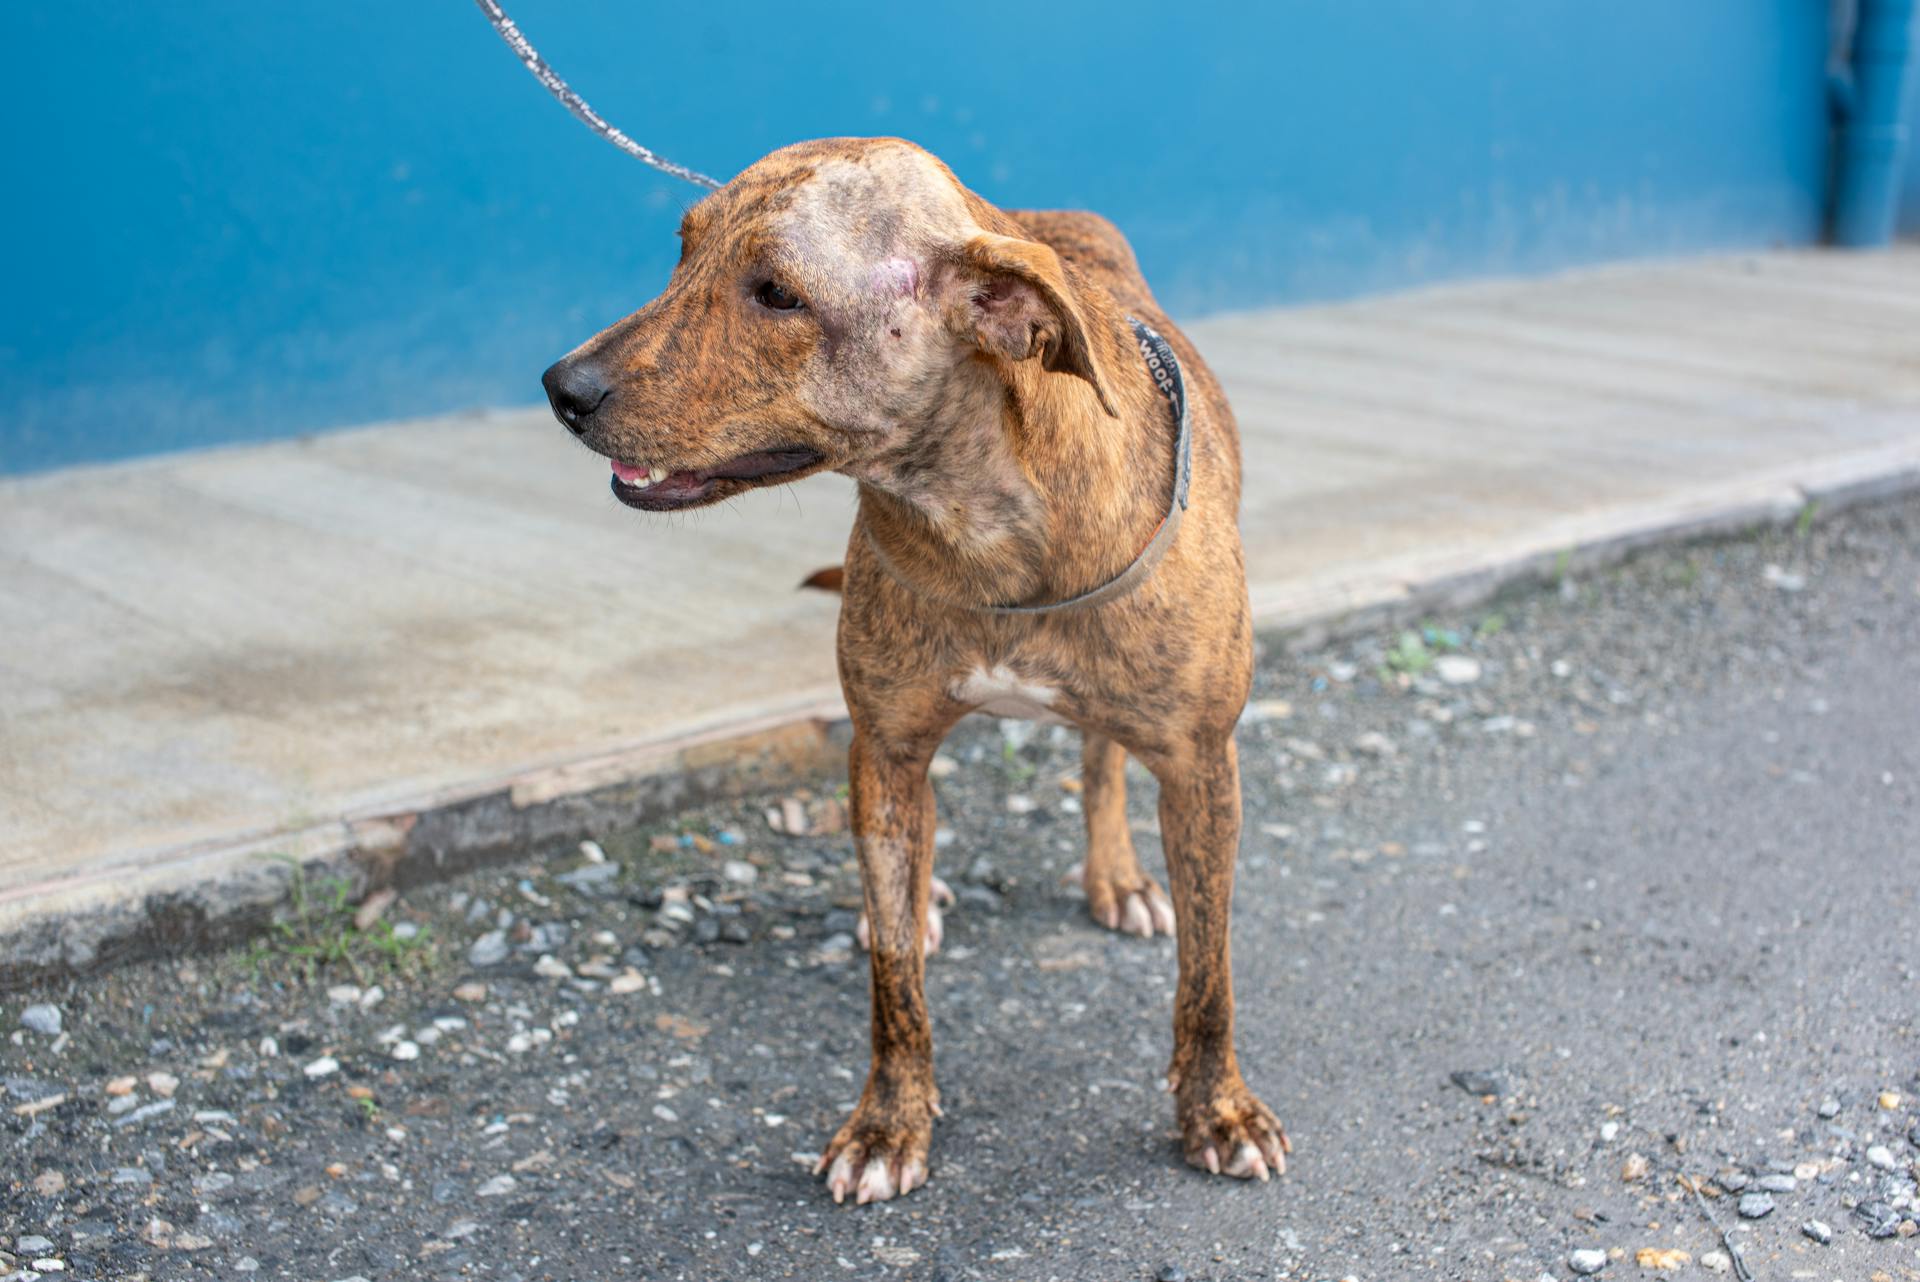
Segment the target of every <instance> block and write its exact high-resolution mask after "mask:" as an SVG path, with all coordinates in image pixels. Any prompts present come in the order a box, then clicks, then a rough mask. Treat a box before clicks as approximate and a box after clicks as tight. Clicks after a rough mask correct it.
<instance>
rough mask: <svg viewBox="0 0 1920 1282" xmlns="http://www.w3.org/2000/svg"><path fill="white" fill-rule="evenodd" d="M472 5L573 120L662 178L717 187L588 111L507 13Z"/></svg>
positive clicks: (490, 5) (490, 2)
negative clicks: (682, 179)
mask: <svg viewBox="0 0 1920 1282" xmlns="http://www.w3.org/2000/svg"><path fill="white" fill-rule="evenodd" d="M473 2H474V3H475V4H477V5H479V6H480V12H481V13H483V14H485V15H486V17H487V21H488V22H489V23H491V24H493V29H494V30H495V31H497V32H499V33H500V38H501V39H502V40H504V41H506V42H507V48H509V49H511V50H513V56H514V57H516V58H518V59H520V61H521V62H523V63H525V64H526V65H527V70H528V71H531V72H532V73H533V78H534V79H535V80H538V81H539V82H540V83H541V84H542V85H543V86H545V87H546V90H547V92H548V93H550V94H552V95H553V96H554V97H556V98H558V99H559V100H560V105H561V106H563V107H565V108H566V109H567V110H568V111H570V112H572V113H573V118H574V119H575V120H578V121H579V122H580V123H581V124H583V125H585V126H586V127H587V128H589V129H591V130H593V132H595V133H597V134H599V135H600V136H601V137H602V138H605V139H606V140H607V141H608V142H610V143H612V144H613V145H614V146H616V147H618V148H619V149H620V150H621V151H624V152H626V153H627V154H628V155H629V156H632V157H633V158H634V159H635V160H638V161H640V162H641V163H642V164H647V165H652V166H653V167H654V168H655V169H658V170H659V171H660V172H661V173H663V174H672V175H673V176H674V177H675V178H684V179H686V180H687V181H688V182H690V183H692V184H693V185H694V186H696V187H705V188H707V189H709V190H712V189H713V188H716V187H718V186H719V185H720V183H719V181H718V180H717V179H713V178H709V177H707V176H706V175H705V174H703V173H701V172H700V171H699V170H697V169H688V168H687V167H686V166H685V165H681V164H676V163H674V162H673V161H671V160H668V159H667V158H666V157H665V156H661V155H657V154H656V153H654V152H652V151H650V150H648V149H647V148H645V147H642V146H641V145H640V144H639V143H637V142H635V141H634V140H633V139H631V138H629V137H627V136H626V135H625V134H623V133H621V132H620V131H619V130H618V129H616V128H614V127H613V126H612V125H610V124H608V123H607V122H606V121H605V120H603V119H601V116H600V113H599V112H597V111H595V110H594V109H593V108H592V107H589V106H588V105H587V100H586V99H585V98H582V97H581V96H580V95H579V94H577V93H575V92H574V91H573V86H571V85H569V84H568V83H567V82H566V81H564V80H562V79H561V78H560V73H559V72H557V71H555V70H554V69H553V68H552V67H550V66H548V65H547V60H546V59H545V58H542V57H541V56H540V52H539V50H537V49H535V48H534V47H533V44H532V42H530V41H529V40H528V39H527V38H526V36H525V35H523V34H522V33H521V31H520V25H519V24H518V23H516V22H515V21H514V20H513V19H512V18H509V17H508V16H507V11H506V10H505V9H502V8H501V7H500V6H499V4H498V3H496V0H473Z"/></svg>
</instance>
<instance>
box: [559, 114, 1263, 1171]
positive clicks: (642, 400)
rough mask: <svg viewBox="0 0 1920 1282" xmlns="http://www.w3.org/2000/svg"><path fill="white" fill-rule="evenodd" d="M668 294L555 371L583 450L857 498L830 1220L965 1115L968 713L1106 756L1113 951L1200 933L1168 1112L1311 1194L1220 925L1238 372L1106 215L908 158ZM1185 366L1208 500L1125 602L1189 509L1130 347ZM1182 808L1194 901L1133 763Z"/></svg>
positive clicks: (1169, 832) (774, 197)
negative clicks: (850, 915) (850, 1061)
mask: <svg viewBox="0 0 1920 1282" xmlns="http://www.w3.org/2000/svg"><path fill="white" fill-rule="evenodd" d="M680 242H681V253H680V263H679V265H678V266H677V267H676V268H675V269H674V272H673V276H672V279H671V280H670V281H669V282H668V284H667V288H666V292H664V293H663V294H661V295H660V297H658V298H656V299H654V300H653V301H652V302H651V303H648V304H647V305H646V306H645V307H643V308H641V309H640V310H639V311H637V312H635V313H634V314H633V315H632V316H629V317H628V318H627V319H625V320H623V321H621V322H620V323H618V324H617V325H614V326H613V327H612V328H610V329H607V330H606V331H604V332H603V333H601V334H598V335H596V336H595V337H594V338H592V339H590V340H589V341H588V342H586V343H585V344H584V345H582V346H581V347H580V348H578V349H577V350H575V351H574V352H572V353H571V354H570V355H568V356H567V357H566V358H565V359H563V360H561V361H560V362H559V363H558V364H556V365H554V366H553V368H551V369H549V370H548V371H547V373H546V376H545V378H544V380H543V381H544V383H545V385H546V388H547V391H548V395H549V397H550V399H551V401H552V403H553V407H554V410H555V412H556V413H557V414H558V415H559V417H560V419H561V421H562V422H564V423H565V424H566V426H567V427H568V428H570V429H571V430H572V431H573V432H574V433H575V435H577V436H578V437H579V438H580V439H581V440H582V441H584V442H585V443H586V444H587V445H588V446H590V447H591V448H593V449H594V450H596V451H597V452H599V453H601V454H604V455H606V456H607V457H608V458H609V459H611V460H612V463H613V472H614V480H613V492H614V494H615V496H616V497H618V498H619V500H620V501H621V502H622V503H625V504H627V505H628V506H630V507H636V508H640V509H643V510H645V511H655V512H664V511H677V510H680V509H682V508H688V507H696V506H700V505H703V504H709V503H716V502H719V501H720V500H721V499H725V498H729V497H731V496H733V495H735V494H739V493H741V492H743V491H745V490H748V489H751V488H753V487H756V486H764V485H773V484H778V483H781V482H786V481H792V480H795V479H797V478H799V477H802V476H806V475H808V474H811V473H813V472H818V471H824V470H827V469H832V470H834V471H838V472H841V473H843V474H844V475H847V476H850V477H852V478H853V479H854V480H855V481H856V482H857V483H858V486H859V514H858V517H857V519H856V521H855V525H854V530H853V535H852V537H851V539H850V540H849V542H848V544H847V559H846V565H845V570H844V577H843V584H844V592H845V599H844V601H843V603H842V606H841V610H840V630H839V663H840V679H841V684H842V687H843V688H844V690H845V693H846V700H847V707H848V710H849V711H850V713H851V715H852V722H853V747H852V752H851V763H850V769H851V776H852V812H853V830H854V836H855V843H856V845H857V847H858V850H859V857H860V870H861V881H862V885H863V889H864V893H865V900H866V912H867V917H868V920H869V922H870V929H869V930H868V931H866V932H863V933H865V934H867V936H868V938H869V941H870V944H871V950H872V978H871V982H872V1007H873V1011H872V1036H873V1057H872V1062H871V1067H870V1068H869V1070H868V1074H867V1082H866V1089H865V1091H864V1092H862V1094H861V1097H860V1103H859V1106H858V1107H857V1108H856V1109H855V1110H854V1113H853V1116H852V1117H851V1118H849V1119H848V1120H847V1123H846V1125H844V1126H842V1127H841V1128H840V1131H839V1133H838V1134H836V1135H835V1136H834V1137H833V1139H832V1141H831V1142H830V1143H829V1144H828V1145H827V1147H826V1150H825V1152H824V1154H823V1155H822V1156H821V1159H820V1166H819V1170H820V1171H824V1172H826V1173H827V1177H828V1181H829V1184H830V1185H831V1188H832V1192H833V1196H834V1200H835V1201H839V1200H841V1199H843V1198H844V1197H846V1195H847V1194H848V1193H853V1194H854V1195H855V1197H856V1199H857V1200H858V1201H860V1202H869V1201H875V1200H881V1199H886V1198H891V1197H894V1196H897V1195H900V1194H904V1193H907V1192H909V1191H911V1190H912V1189H914V1188H916V1187H918V1186H919V1185H921V1184H923V1183H925V1182H926V1179H927V1149H928V1144H929V1141H930V1139H931V1137H932V1130H933V1119H934V1118H935V1117H936V1116H938V1115H939V1112H940V1106H939V1093H938V1091H937V1090H936V1089H935V1086H934V1080H933V1033H932V1027H931V1025H930V1022H929V1019H928V1014H927V1004H926V998H925V993H924V990H923V976H924V957H925V953H926V951H927V950H928V948H929V945H930V944H931V943H932V942H934V941H933V940H932V938H931V937H930V932H929V918H930V916H931V915H932V913H933V903H932V897H933V894H934V889H935V880H934V877H933V832H934V800H933V789H932V787H931V786H930V784H929V783H928V779H927V767H928V763H929V762H930V761H931V760H932V758H933V755H934V751H935V749H936V748H938V747H939V745H940V742H941V740H942V739H943V738H944V737H945V735H946V734H947V731H948V730H949V729H950V728H951V727H952V726H953V724H954V722H956V721H958V720H959V719H960V718H961V717H962V716H965V715H966V714H967V713H969V712H976V711H984V712H989V713H993V714H996V715H1002V716H1007V715H1013V716H1032V717H1044V718H1047V719H1059V720H1065V721H1068V722H1071V723H1073V724H1075V725H1077V726H1079V727H1081V729H1082V730H1083V732H1084V734H1085V747H1084V775H1083V779H1084V783H1085V790H1086V794H1085V795H1086V801H1085V805H1086V819H1087V858H1086V862H1085V863H1084V865H1083V866H1082V868H1083V871H1082V873H1081V879H1082V882H1083V884H1084V886H1085V889H1086V895H1087V903H1088V907H1089V909H1090V910H1091V912H1092V914H1093V917H1094V919H1095V920H1096V921H1098V922H1099V923H1100V924H1102V925H1104V926H1106V927H1108V928H1109V929H1127V930H1130V931H1132V932H1134V933H1137V934H1141V935H1152V934H1153V933H1155V932H1156V931H1158V932H1161V933H1175V931H1174V925H1175V922H1176V921H1177V922H1178V926H1179V929H1178V931H1177V935H1178V951H1179V964H1180V979H1179V989H1178V995H1177V997H1176V998H1175V1007H1174V1048H1173V1061H1172V1065H1171V1067H1170V1068H1169V1069H1168V1071H1167V1083H1168V1089H1170V1090H1171V1091H1173V1092H1174V1094H1175V1097H1176V1101H1177V1102H1176V1109H1175V1111H1176V1115H1177V1120H1178V1122H1179V1126H1180V1131H1181V1134H1182V1136H1183V1147H1184V1151H1185V1156H1186V1160H1187V1161H1188V1162H1190V1163H1192V1164H1193V1165H1195V1166H1198V1167H1201V1168H1204V1169H1205V1170H1208V1171H1211V1172H1214V1173H1216V1174H1226V1175H1232V1176H1239V1177H1242V1178H1249V1177H1258V1178H1260V1179H1263V1180H1264V1179H1266V1178H1267V1177H1268V1175H1269V1174H1270V1173H1277V1172H1280V1171H1282V1170H1284V1169H1285V1157H1284V1154H1285V1153H1286V1152H1287V1151H1288V1148H1289V1146H1288V1143H1287V1139H1286V1135H1285V1133H1284V1132H1283V1131H1282V1130H1281V1128H1280V1123H1279V1122H1278V1121H1277V1120H1276V1119H1275V1117H1274V1115H1273V1113H1272V1111H1271V1110H1269V1109H1268V1108H1267V1106H1266V1105H1265V1104H1263V1103H1261V1102H1260V1100H1259V1099H1258V1098H1256V1097H1255V1095H1254V1093H1253V1092H1252V1091H1251V1090H1249V1089H1248V1088H1247V1084H1246V1082H1245V1081H1243V1080H1242V1079H1241V1076H1240V1067H1239V1064H1238V1063H1237V1062H1236V1060H1235V1056H1234V1045H1233V988H1232V973H1231V972H1232V967H1231V965H1230V963H1229V959H1228V947H1227V935H1228V912H1229V907H1230V901H1231V899H1232V892H1233V864H1234V857H1235V852H1236V849H1237V847H1238V844H1239V837H1240V776H1239V765H1238V761H1237V759H1236V757H1235V752H1234V742H1233V727H1234V722H1235V721H1236V720H1237V719H1238V718H1239V716H1240V710H1241V708H1242V707H1243V706H1244V705H1245V703H1246V698H1247V691H1248V687H1249V683H1250V681H1251V675H1252V667H1253V662H1252V656H1253V638H1252V630H1251V624H1250V621H1249V616H1248V609H1247V587H1246V574H1245V569H1244V566H1243V565H1242V561H1241V553H1240V536H1239V531H1238V530H1237V528H1236V521H1237V518H1238V511H1239V504H1240V457H1239V433H1238V429H1237V427H1236V425H1235V423H1234V418H1233V412H1232V411H1231V410H1230V409H1229V408H1228V407H1227V401H1226V397H1225V396H1223V395H1222V394H1221V390H1220V386H1219V384H1218V383H1217V382H1216V381H1215V379H1214V377H1213V375H1212V373H1211V372H1210V371H1209V370H1208V369H1207V367H1206V365H1205V364H1203V363H1202V362H1201V360H1200V356H1199V353H1197V352H1196V351H1195V350H1194V349H1193V346H1192V344H1190V343H1188V342H1187V341H1186V339H1185V338H1184V337H1183V336H1182V335H1181V334H1180V332H1179V331H1178V330H1177V329H1175V328H1174V326H1173V324H1172V323H1171V322H1170V321H1169V320H1168V319H1167V317H1166V315H1165V314H1164V313H1162V312H1161V310H1160V309H1159V307H1158V306H1156V305H1155V303H1154V300H1153V295H1152V293H1151V292H1150V291H1149V290H1148V288H1147V283H1146V281H1145V280H1144V279H1142V277H1141V275H1140V269H1139V266H1138V264H1136V262H1135V261H1134V257H1133V251H1132V250H1131V248H1129V246H1128V245H1127V242H1126V240H1125V238H1123V237H1122V236H1121V234H1120V232H1119V231H1118V230H1117V229H1116V228H1115V227H1114V226H1113V225H1112V224H1111V223H1109V222H1107V221H1106V220H1104V219H1102V218H1099V217H1097V216H1095V215H1093V214H1086V213H1066V212H1046V213H1035V212H1024V211H1022V212H1006V211H1002V210H1000V209H996V208H995V207H994V206H992V205H990V204H988V203H987V202H986V201H984V200H982V199H981V198H980V197H979V196H977V195H975V194H974V193H973V192H971V191H968V190H967V189H966V188H965V187H963V186H962V185H961V184H960V182H959V180H958V179H956V178H955V177H954V175H953V173H952V172H951V171H950V170H948V169H947V167H946V166H945V165H943V164H941V163H940V161H939V160H937V159H935V158H934V157H933V156H931V155H929V154H928V153H927V152H925V151H923V150H921V149H920V148H918V147H916V146H914V145H913V144H911V143H907V142H903V141H900V140H898V139H832V140H827V141H820V142H809V143H802V144H799V145H797V146H793V147H788V148H785V149H783V150H781V151H777V152H775V153H773V154H772V155H770V156H768V157H767V158H766V159H764V160H762V161H760V162H759V163H757V164H755V165H754V166H753V167H752V168H750V169H748V170H747V171H746V172H745V173H743V174H741V175H740V176H739V177H737V178H735V179H734V180H733V181H732V182H730V183H728V184H727V185H726V186H725V187H723V188H721V189H720V190H719V191H716V192H715V193H713V194H712V195H710V196H708V197H706V198H705V199H703V200H701V201H700V203H699V204H697V205H695V206H694V207H693V208H692V209H691V210H690V211H689V212H688V213H687V215H686V217H685V219H684V220H683V221H682V223H681V226H680ZM1129 317H1137V318H1139V319H1140V320H1143V321H1145V322H1146V323H1147V324H1149V325H1151V326H1153V327H1154V328H1156V329H1157V330H1158V331H1159V332H1160V333H1161V334H1163V335H1165V336H1166V337H1167V339H1168V340H1169V341H1170V342H1171V343H1172V345H1173V349H1174V351H1175V352H1176V353H1177V355H1178V358H1179V362H1180V365H1181V368H1182V372H1183V374H1184V378H1185V383H1186V391H1187V396H1188V398H1189V400H1190V402H1191V411H1190V413H1191V422H1192V434H1193V435H1192V451H1193V471H1192V492H1191V496H1190V506H1189V508H1188V509H1187V512H1186V516H1185V522H1184V524H1183V525H1182V526H1181V527H1180V528H1179V530H1178V532H1177V537H1176V538H1175V539H1174V541H1173V543H1172V545H1171V547H1170V549H1169V550H1168V551H1167V553H1166V555H1165V557H1164V559H1163V560H1161V561H1160V563H1159V564H1158V566H1157V567H1156V568H1155V569H1154V570H1153V572H1152V573H1151V574H1150V575H1149V576H1148V577H1147V578H1146V579H1145V580H1144V581H1143V582H1141V583H1140V584H1139V585H1138V586H1137V587H1135V588H1134V589H1133V590H1132V591H1130V592H1128V593H1127V594H1125V595H1123V596H1120V597H1118V598H1115V599H1113V600H1110V601H1108V602H1106V603H1103V604H1100V605H1098V606H1097V607H1094V608H1090V609H1084V610H1065V611H1059V612H1048V613H1039V614H1032V615H1005V614H994V613H988V612H984V611H983V610H982V609H981V607H985V606H990V605H995V604H1007V603H1030V604H1045V603H1052V602H1056V601H1061V600H1065V599H1067V598H1070V597H1073V596H1075V595H1077V594H1079V593H1083V592H1086V591H1088V590H1089V589H1091V588H1094V587H1096V586H1098V585H1101V584H1103V583H1106V582H1107V581H1108V580H1110V579H1112V578H1113V577H1114V576H1116V575H1117V574H1119V573H1120V572H1121V571H1122V570H1123V569H1125V568H1126V567H1127V566H1128V565H1129V563H1130V562H1131V561H1132V560H1133V558H1134V557H1135V555H1136V554H1137V553H1138V552H1139V551H1140V550H1141V549H1142V547H1143V546H1145V545H1146V544H1147V542H1148V540H1149V538H1150V537H1151V535H1152V534H1153V533H1154V531H1155V530H1156V528H1157V526H1158V524H1159V522H1160V520H1161V518H1162V517H1163V516H1165V515H1166V513H1167V511H1168V508H1169V503H1170V499H1171V497H1172V493H1173V487H1174V485H1175V468H1176V459H1175V448H1174V447H1175V434H1176V423H1175V416H1174V414H1173V413H1172V411H1171V410H1170V408H1169V405H1168V401H1167V399H1166V397H1165V396H1163V395H1162V393H1161V392H1160V390H1159V389H1158V388H1157V387H1156V386H1155V383H1154V381H1153V379H1152V377H1151V375H1150V372H1149V370H1148V368H1147V365H1146V363H1145V362H1144V361H1143V359H1142V356H1141V351H1140V348H1139V347H1138V345H1137V342H1136V340H1135V338H1134V337H1133V332H1132V329H1131V327H1130V325H1129V323H1128V318H1129ZM1129 752H1131V753H1132V754H1133V755H1134V756H1135V757H1136V758H1138V759H1139V760H1140V761H1141V762H1142V764H1144V765H1145V766H1146V767H1147V769H1148V770H1150V771H1152V773H1153V774H1154V776H1155V777H1156V778H1157V779H1158V780H1159V783H1160V830H1161V834H1162V838H1163V840H1164V842H1165V847H1166V862H1167V872H1168V876H1169V879H1170V880H1171V882H1172V888H1173V898H1172V902H1171V904H1169V903H1168V901H1167V898H1166V895H1165V893H1164V892H1163V891H1162V890H1161V889H1160V887H1159V886H1158V885H1156V884H1155V883H1154V881H1153V879H1152V878H1151V877H1149V876H1148V875H1147V874H1146V873H1145V872H1144V871H1142V870H1141V867H1140V863H1139V861H1138V859H1136V858H1135V855H1134V850H1133V843H1132V839H1131V838H1130V836H1129V835H1128V830H1127V818H1126V800H1125V789H1126V783H1125V765H1126V755H1125V754H1127V753H1129Z"/></svg>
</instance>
